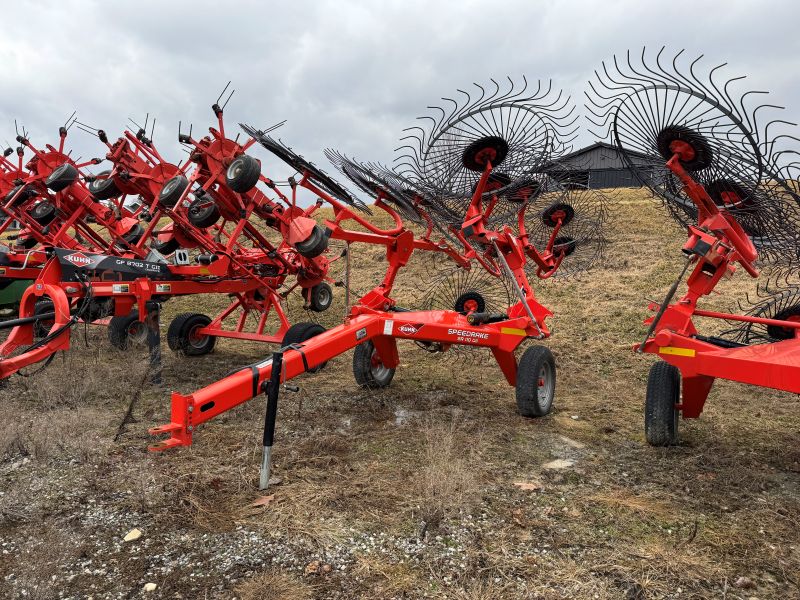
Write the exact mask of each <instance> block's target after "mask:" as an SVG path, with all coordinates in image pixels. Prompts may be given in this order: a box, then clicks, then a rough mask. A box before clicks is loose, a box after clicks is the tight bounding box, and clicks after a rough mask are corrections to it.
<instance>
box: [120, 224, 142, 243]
mask: <svg viewBox="0 0 800 600" xmlns="http://www.w3.org/2000/svg"><path fill="white" fill-rule="evenodd" d="M143 235H144V227H142V226H141V225H139V223H137V224H136V225H134V226H133V227H131V228H130V229H129V230H128V232H127V233H125V234H123V235H122V239H123V240H125V241H126V242H128V244H130V245H131V246H133V245H135V244H136V243H137V242H138V241H139V240H140V239H142V236H143ZM120 245H121V244H120Z"/></svg>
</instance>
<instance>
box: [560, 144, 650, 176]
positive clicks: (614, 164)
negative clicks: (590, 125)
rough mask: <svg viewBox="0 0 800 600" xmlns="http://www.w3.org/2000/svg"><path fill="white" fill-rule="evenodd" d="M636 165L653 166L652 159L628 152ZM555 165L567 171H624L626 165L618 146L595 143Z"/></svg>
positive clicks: (562, 158) (571, 153)
mask: <svg viewBox="0 0 800 600" xmlns="http://www.w3.org/2000/svg"><path fill="white" fill-rule="evenodd" d="M627 154H628V156H629V157H631V159H632V160H633V162H634V163H635V164H646V165H651V164H652V159H650V158H649V157H648V156H646V155H645V154H641V153H639V152H632V151H630V150H629V151H628V152H627ZM554 164H556V165H558V167H559V168H562V169H563V168H567V169H570V170H571V169H589V170H592V169H624V168H626V167H625V163H624V162H623V161H622V158H621V157H620V155H619V150H617V147H616V146H612V145H611V144H608V143H606V142H595V143H594V144H592V145H591V146H586V147H585V148H580V149H578V150H575V151H574V152H570V153H569V154H565V155H564V156H562V157H560V158H559V159H558V160H557V161H554Z"/></svg>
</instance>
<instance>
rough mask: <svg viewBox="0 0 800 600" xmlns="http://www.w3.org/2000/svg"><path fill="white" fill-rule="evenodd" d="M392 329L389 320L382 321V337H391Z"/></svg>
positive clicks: (391, 321) (390, 320) (392, 324)
mask: <svg viewBox="0 0 800 600" xmlns="http://www.w3.org/2000/svg"><path fill="white" fill-rule="evenodd" d="M393 327H394V321H393V320H392V319H389V320H387V321H384V323H383V335H392V328H393Z"/></svg>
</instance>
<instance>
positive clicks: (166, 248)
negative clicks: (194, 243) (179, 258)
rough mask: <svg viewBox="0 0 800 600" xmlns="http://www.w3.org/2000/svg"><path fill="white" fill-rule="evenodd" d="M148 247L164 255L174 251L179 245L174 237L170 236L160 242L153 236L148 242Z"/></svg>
mask: <svg viewBox="0 0 800 600" xmlns="http://www.w3.org/2000/svg"><path fill="white" fill-rule="evenodd" d="M150 247H151V248H152V249H153V250H155V251H156V252H159V253H161V254H163V255H164V256H169V255H170V254H172V253H173V252H175V250H177V249H178V248H180V247H181V245H180V243H179V242H178V240H176V239H175V238H170V239H168V240H167V241H166V242H161V241H159V240H158V239H157V238H155V239H153V241H151V242H150Z"/></svg>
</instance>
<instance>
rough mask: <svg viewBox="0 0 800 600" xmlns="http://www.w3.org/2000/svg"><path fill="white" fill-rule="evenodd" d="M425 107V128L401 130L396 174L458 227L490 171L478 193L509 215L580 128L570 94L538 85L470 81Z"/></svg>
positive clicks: (545, 85) (498, 211)
mask: <svg viewBox="0 0 800 600" xmlns="http://www.w3.org/2000/svg"><path fill="white" fill-rule="evenodd" d="M443 100H444V101H445V102H446V104H445V105H444V106H441V107H430V108H431V110H432V116H425V117H420V121H421V123H422V126H416V127H412V128H409V129H407V130H406V135H405V136H404V137H403V138H402V140H403V141H404V142H405V143H404V145H403V146H401V147H400V148H398V153H399V154H398V157H397V158H396V163H397V170H398V171H399V172H400V173H401V174H402V175H404V176H405V177H406V178H407V179H409V180H410V181H412V182H414V183H415V185H417V186H418V187H419V188H420V189H424V190H426V191H427V192H428V193H429V194H430V195H431V196H432V197H433V198H434V199H435V200H434V204H436V203H438V204H441V205H443V206H444V207H446V209H447V210H446V211H443V212H444V214H445V215H450V216H451V220H452V222H453V224H460V219H462V218H463V216H464V214H465V213H466V210H467V208H468V206H469V203H470V200H471V198H472V197H473V195H474V194H475V193H476V189H477V184H478V182H479V180H480V179H481V177H482V175H483V174H484V173H485V172H486V171H487V170H488V171H489V172H490V174H489V175H488V181H487V182H484V185H483V188H484V191H483V193H484V194H485V195H486V197H487V198H489V197H492V198H495V204H496V208H495V211H496V213H495V214H497V215H498V216H500V215H509V214H514V213H516V212H517V211H518V210H519V204H520V202H521V201H522V198H521V196H520V194H519V193H518V192H519V185H520V184H521V183H522V184H525V183H526V181H527V180H528V179H530V178H532V177H533V176H534V175H535V174H536V173H538V172H539V171H541V170H542V168H543V167H545V165H546V164H547V163H549V162H550V161H551V160H553V159H555V158H557V157H558V156H560V155H561V154H563V153H565V152H566V151H568V150H569V148H570V146H569V144H570V143H571V141H572V139H574V137H575V133H576V131H577V127H576V126H575V121H576V118H577V117H576V116H575V114H574V113H575V111H574V106H573V105H572V103H571V102H570V99H569V97H568V96H565V95H564V94H563V93H562V92H561V91H557V90H554V89H553V87H552V84H551V83H549V82H548V83H547V84H543V83H542V82H541V81H540V82H538V83H537V85H536V86H535V87H531V88H529V86H528V82H527V80H525V79H523V80H522V83H521V84H515V82H514V81H513V80H512V79H511V78H509V79H508V80H507V82H504V83H503V84H500V83H498V82H496V81H494V80H492V82H491V84H490V85H489V86H486V87H483V86H480V85H478V84H474V89H473V90H472V93H470V92H468V91H464V90H459V95H458V96H457V97H456V98H455V99H453V98H443Z"/></svg>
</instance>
